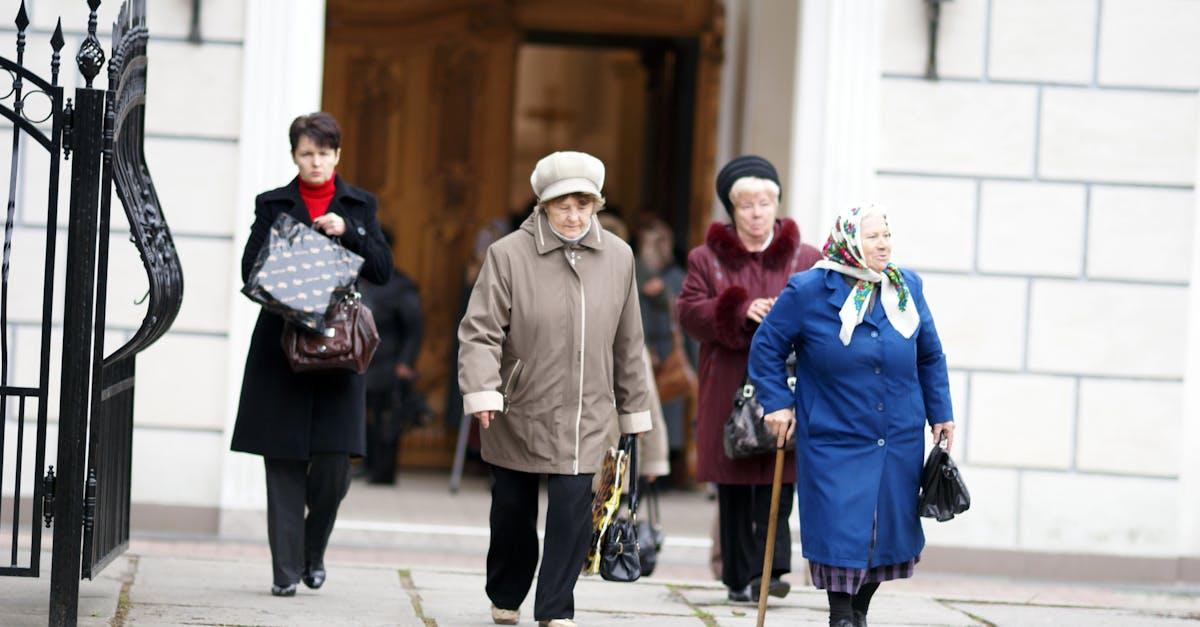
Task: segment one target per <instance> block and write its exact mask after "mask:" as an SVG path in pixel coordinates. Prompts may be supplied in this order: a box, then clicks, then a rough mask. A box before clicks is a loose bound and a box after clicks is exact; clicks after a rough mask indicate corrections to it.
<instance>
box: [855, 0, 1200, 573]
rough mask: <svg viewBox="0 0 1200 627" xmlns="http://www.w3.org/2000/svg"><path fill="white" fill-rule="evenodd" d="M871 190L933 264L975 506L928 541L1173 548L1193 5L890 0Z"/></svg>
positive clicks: (920, 258) (1199, 35) (1197, 18)
mask: <svg viewBox="0 0 1200 627" xmlns="http://www.w3.org/2000/svg"><path fill="white" fill-rule="evenodd" d="M882 4H883V5H884V7H885V9H884V10H885V12H886V18H885V21H884V32H883V45H882V48H883V54H882V57H881V65H882V71H883V77H882V85H881V93H880V103H879V104H880V118H879V120H880V137H879V155H878V164H877V190H876V191H877V197H878V198H880V199H881V200H882V201H884V202H885V203H887V204H888V205H889V206H890V207H891V211H892V222H893V224H892V227H893V232H894V234H895V240H894V243H895V248H896V259H897V261H898V262H899V263H901V265H908V266H910V267H912V268H914V269H916V270H918V271H919V272H921V273H922V275H923V276H924V277H925V282H926V285H927V293H928V297H929V300H930V305H931V308H932V310H933V313H934V316H935V317H936V320H937V323H938V328H939V331H940V332H941V334H942V340H943V344H944V346H945V347H946V351H947V355H948V357H949V360H950V365H951V369H952V373H953V376H954V382H955V383H954V386H953V387H954V389H953V390H952V392H953V394H954V395H955V405H956V411H957V414H958V415H957V419H958V421H959V423H960V430H959V440H958V445H957V447H956V457H957V458H958V459H959V461H960V463H961V464H962V465H963V467H964V473H965V476H966V479H967V481H968V484H969V485H970V487H971V488H972V490H973V496H974V497H975V501H974V506H973V508H972V510H971V511H970V512H969V513H968V514H966V515H964V516H962V517H961V518H959V519H956V520H955V521H953V522H950V523H945V524H929V525H926V531H927V533H928V535H929V538H930V542H931V543H933V544H943V545H960V546H972V547H986V548H1002V549H1019V550H1033V551H1051V552H1063V551H1067V552H1085V553H1105V554H1119V555H1136V556H1172V555H1177V554H1178V547H1179V538H1178V537H1177V534H1178V530H1177V525H1178V523H1177V510H1178V507H1179V505H1178V499H1179V491H1178V474H1179V467H1180V464H1179V462H1180V456H1181V455H1182V451H1181V450H1180V446H1179V444H1178V440H1176V439H1173V437H1172V434H1177V433H1179V432H1180V431H1181V428H1182V425H1183V420H1184V419H1185V417H1184V416H1183V408H1182V377H1183V369H1184V350H1185V348H1184V340H1185V337H1186V334H1187V330H1188V312H1187V295H1188V287H1189V280H1190V278H1191V277H1190V276H1189V273H1190V263H1191V261H1190V260H1191V258H1192V250H1193V247H1194V246H1195V245H1197V244H1196V242H1193V241H1192V239H1193V220H1194V206H1195V198H1194V183H1195V176H1196V152H1197V150H1196V149H1197V146H1196V137H1197V128H1198V127H1197V123H1198V116H1197V112H1198V106H1197V105H1198V102H1200V101H1198V100H1197V88H1198V87H1200V3H1197V2H1190V1H1187V0H1054V1H1053V2H1046V1H1044V0H955V2H950V3H945V4H943V5H942V7H943V9H942V20H941V35H940V40H939V50H938V57H939V69H940V75H941V80H939V81H936V82H931V81H926V80H924V79H923V78H922V77H923V74H924V69H925V55H926V53H927V46H928V33H927V30H926V22H925V13H924V3H922V2H915V1H913V2H900V1H891V0H889V1H887V2H884V3H882Z"/></svg>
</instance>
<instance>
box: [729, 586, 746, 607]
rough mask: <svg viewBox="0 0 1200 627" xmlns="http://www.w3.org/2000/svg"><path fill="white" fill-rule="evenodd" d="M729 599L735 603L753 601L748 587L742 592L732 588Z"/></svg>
mask: <svg viewBox="0 0 1200 627" xmlns="http://www.w3.org/2000/svg"><path fill="white" fill-rule="evenodd" d="M728 598H729V600H730V601H731V602H733V603H749V602H750V601H751V598H750V587H749V586H746V587H745V588H742V589H741V590H734V589H733V588H730V589H729V595H728Z"/></svg>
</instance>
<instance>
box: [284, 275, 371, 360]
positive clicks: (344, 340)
mask: <svg viewBox="0 0 1200 627" xmlns="http://www.w3.org/2000/svg"><path fill="white" fill-rule="evenodd" d="M280 341H281V342H282V344H283V353H284V355H286V356H287V360H288V364H289V365H290V366H291V367H292V371H293V372H314V371H322V370H353V371H354V372H357V373H358V374H363V373H364V372H366V371H367V366H368V365H370V363H371V357H373V356H374V355H375V349H376V348H378V347H379V331H378V330H376V328H375V317H374V316H372V315H371V309H370V308H369V307H367V306H366V304H365V303H363V302H362V297H361V295H359V294H358V293H354V294H352V295H350V296H347V297H345V298H343V299H342V300H340V301H338V302H337V304H335V305H334V306H333V307H331V308H330V309H329V313H327V314H326V315H325V325H324V331H323V332H320V333H317V332H313V331H309V330H308V329H306V328H303V327H300V326H298V325H296V324H293V323H291V322H288V323H286V324H284V325H283V337H282V338H281V340H280Z"/></svg>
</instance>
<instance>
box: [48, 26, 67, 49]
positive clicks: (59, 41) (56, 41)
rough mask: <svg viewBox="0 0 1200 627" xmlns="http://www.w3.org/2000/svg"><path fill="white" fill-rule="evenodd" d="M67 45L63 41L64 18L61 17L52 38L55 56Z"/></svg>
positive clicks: (51, 42) (51, 43)
mask: <svg viewBox="0 0 1200 627" xmlns="http://www.w3.org/2000/svg"><path fill="white" fill-rule="evenodd" d="M66 43H67V42H66V41H64V40H63V34H62V18H61V17H60V18H58V24H57V25H56V26H55V27H54V34H53V35H51V36H50V47H51V48H52V49H53V50H54V53H55V54H58V53H59V51H61V50H62V49H63V45H65V44H66Z"/></svg>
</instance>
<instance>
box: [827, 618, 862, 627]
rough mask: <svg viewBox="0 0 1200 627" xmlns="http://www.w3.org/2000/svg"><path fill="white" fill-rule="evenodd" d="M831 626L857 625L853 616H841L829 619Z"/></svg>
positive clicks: (854, 626)
mask: <svg viewBox="0 0 1200 627" xmlns="http://www.w3.org/2000/svg"><path fill="white" fill-rule="evenodd" d="M829 627H856V624H855V622H854V619H853V618H839V619H837V620H831V621H829Z"/></svg>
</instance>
